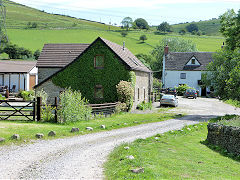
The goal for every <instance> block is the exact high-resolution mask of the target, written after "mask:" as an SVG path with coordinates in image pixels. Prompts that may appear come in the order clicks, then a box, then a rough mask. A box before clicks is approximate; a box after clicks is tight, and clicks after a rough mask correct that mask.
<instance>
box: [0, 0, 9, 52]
mask: <svg viewBox="0 0 240 180" xmlns="http://www.w3.org/2000/svg"><path fill="white" fill-rule="evenodd" d="M5 22H6V7H5V6H4V2H3V0H0V48H1V47H3V42H4V41H8V37H7V33H6V32H7V31H6V26H5Z"/></svg>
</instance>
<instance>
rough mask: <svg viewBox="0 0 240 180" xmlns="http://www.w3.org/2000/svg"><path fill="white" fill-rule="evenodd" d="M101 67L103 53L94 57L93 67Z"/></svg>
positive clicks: (102, 64)
mask: <svg viewBox="0 0 240 180" xmlns="http://www.w3.org/2000/svg"><path fill="white" fill-rule="evenodd" d="M103 67H104V56H103V55H96V56H95V57H94V68H96V69H103Z"/></svg>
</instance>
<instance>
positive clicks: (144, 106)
mask: <svg viewBox="0 0 240 180" xmlns="http://www.w3.org/2000/svg"><path fill="white" fill-rule="evenodd" d="M137 109H139V110H146V109H152V102H151V101H150V102H148V103H147V102H145V101H143V102H141V103H140V104H138V105H137Z"/></svg>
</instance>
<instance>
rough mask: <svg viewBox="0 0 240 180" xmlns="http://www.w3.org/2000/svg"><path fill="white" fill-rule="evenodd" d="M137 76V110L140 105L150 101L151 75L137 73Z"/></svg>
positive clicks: (135, 91)
mask: <svg viewBox="0 0 240 180" xmlns="http://www.w3.org/2000/svg"><path fill="white" fill-rule="evenodd" d="M135 74H136V84H135V89H134V102H133V109H136V107H137V105H138V104H140V103H141V102H142V101H145V102H148V101H149V93H150V92H149V89H150V88H151V87H150V86H149V81H150V79H149V73H147V72H141V71H135Z"/></svg>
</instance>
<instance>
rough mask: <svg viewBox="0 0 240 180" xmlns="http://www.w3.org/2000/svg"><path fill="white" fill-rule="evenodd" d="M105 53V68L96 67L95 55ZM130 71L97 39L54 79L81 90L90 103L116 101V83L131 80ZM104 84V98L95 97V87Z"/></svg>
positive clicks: (58, 84)
mask: <svg viewBox="0 0 240 180" xmlns="http://www.w3.org/2000/svg"><path fill="white" fill-rule="evenodd" d="M97 54H98V55H99V54H101V55H104V68H103V69H95V68H94V56H95V55H97ZM130 77H131V75H130V71H129V70H127V68H126V66H125V65H124V64H123V63H122V62H121V61H120V60H118V59H117V57H116V55H115V54H114V53H113V52H112V51H111V50H110V49H109V48H108V47H107V46H106V45H105V44H104V43H103V42H102V41H100V40H99V41H96V42H95V43H94V44H93V45H92V46H91V47H90V48H89V49H88V50H87V51H86V52H85V53H84V54H83V55H82V56H81V57H80V58H79V59H78V60H76V61H75V62H73V63H72V64H71V65H69V66H68V67H67V68H66V69H64V70H63V71H61V72H59V73H58V74H56V75H55V76H54V77H53V78H52V81H53V83H54V84H55V85H57V86H60V87H62V88H68V87H71V88H72V89H73V90H79V91H80V92H81V93H82V95H83V97H85V98H86V99H88V101H89V102H90V103H104V102H116V101H117V100H118V97H117V90H116V85H117V84H118V83H119V82H120V80H124V81H130ZM96 85H102V87H103V89H104V98H103V99H95V98H94V88H95V86H96Z"/></svg>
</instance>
